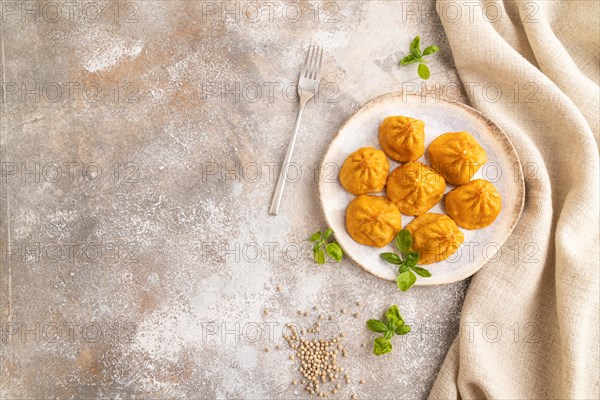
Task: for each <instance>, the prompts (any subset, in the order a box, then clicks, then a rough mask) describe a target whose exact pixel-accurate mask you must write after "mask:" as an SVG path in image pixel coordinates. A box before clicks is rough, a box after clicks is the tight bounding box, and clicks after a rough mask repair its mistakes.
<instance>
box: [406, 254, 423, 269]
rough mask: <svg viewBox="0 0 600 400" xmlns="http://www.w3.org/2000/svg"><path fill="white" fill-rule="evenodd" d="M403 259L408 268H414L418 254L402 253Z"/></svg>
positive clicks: (417, 260)
mask: <svg viewBox="0 0 600 400" xmlns="http://www.w3.org/2000/svg"><path fill="white" fill-rule="evenodd" d="M404 258H405V261H406V264H408V266H409V267H414V266H415V265H417V263H418V262H419V253H417V252H415V251H411V252H408V253H404Z"/></svg>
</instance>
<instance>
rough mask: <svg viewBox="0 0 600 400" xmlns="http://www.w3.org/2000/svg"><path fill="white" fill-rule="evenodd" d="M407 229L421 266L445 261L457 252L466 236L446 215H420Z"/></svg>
mask: <svg viewBox="0 0 600 400" xmlns="http://www.w3.org/2000/svg"><path fill="white" fill-rule="evenodd" d="M406 229H407V230H408V231H409V232H410V234H411V235H412V240H413V245H412V248H413V250H414V251H417V252H418V253H419V264H432V263H436V262H439V261H443V260H445V259H446V258H448V257H450V256H451V255H452V254H454V253H455V252H456V250H457V249H458V248H459V247H460V245H461V244H462V243H463V242H464V240H465V236H464V234H463V233H462V232H461V231H460V230H459V229H458V226H456V223H455V222H454V221H453V220H452V218H450V217H448V216H447V215H444V214H434V213H427V214H422V215H419V216H418V217H417V218H415V219H414V220H413V221H412V222H411V223H410V224H408V225H407V226H406Z"/></svg>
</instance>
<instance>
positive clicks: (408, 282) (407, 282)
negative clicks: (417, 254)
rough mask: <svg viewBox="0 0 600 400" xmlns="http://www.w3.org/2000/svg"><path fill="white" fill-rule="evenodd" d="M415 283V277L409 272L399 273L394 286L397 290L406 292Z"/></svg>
mask: <svg viewBox="0 0 600 400" xmlns="http://www.w3.org/2000/svg"><path fill="white" fill-rule="evenodd" d="M416 281H417V277H416V276H415V274H413V272H412V271H411V270H408V271H406V272H403V273H401V274H400V275H398V278H396V284H397V285H398V289H400V290H402V291H403V292H406V291H407V290H408V289H410V287H411V286H412V285H413V284H414V283H415V282H416Z"/></svg>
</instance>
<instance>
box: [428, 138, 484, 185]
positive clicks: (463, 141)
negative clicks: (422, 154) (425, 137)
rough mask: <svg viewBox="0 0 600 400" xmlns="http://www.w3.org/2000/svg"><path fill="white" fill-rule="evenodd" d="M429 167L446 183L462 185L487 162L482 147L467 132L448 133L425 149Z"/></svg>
mask: <svg viewBox="0 0 600 400" xmlns="http://www.w3.org/2000/svg"><path fill="white" fill-rule="evenodd" d="M427 156H428V157H429V160H430V161H431V166H432V167H433V169H435V170H436V171H437V172H439V173H440V174H441V175H442V176H443V177H444V179H446V182H447V183H450V184H452V185H464V184H465V183H467V182H469V180H471V178H472V177H473V175H475V172H477V171H478V170H479V168H481V166H482V165H483V164H485V163H486V161H487V154H485V150H484V149H483V147H481V146H480V145H479V143H477V141H476V140H475V138H474V137H473V136H471V135H470V134H469V133H468V132H449V133H444V134H443V135H441V136H439V137H437V138H436V139H435V140H434V141H433V142H431V144H430V145H429V148H428V149H427Z"/></svg>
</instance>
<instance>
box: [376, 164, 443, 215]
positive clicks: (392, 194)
mask: <svg viewBox="0 0 600 400" xmlns="http://www.w3.org/2000/svg"><path fill="white" fill-rule="evenodd" d="M445 190H446V181H445V180H444V178H443V177H442V176H441V175H440V174H438V173H437V172H435V171H434V170H433V169H431V168H429V167H428V166H427V165H425V164H423V163H420V162H418V161H412V162H409V163H406V164H404V165H402V166H400V167H398V168H396V169H395V170H393V171H392V173H391V174H390V177H389V178H388V182H387V188H386V192H387V196H388V197H389V199H390V200H391V201H393V202H394V204H396V206H397V207H398V209H399V210H400V212H401V213H402V214H405V215H421V214H423V213H425V212H427V211H428V210H429V209H431V207H433V206H435V205H436V204H437V203H439V201H440V200H441V199H442V196H444V191H445Z"/></svg>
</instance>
